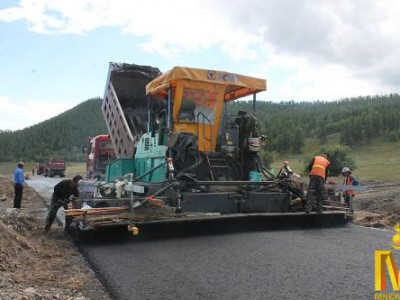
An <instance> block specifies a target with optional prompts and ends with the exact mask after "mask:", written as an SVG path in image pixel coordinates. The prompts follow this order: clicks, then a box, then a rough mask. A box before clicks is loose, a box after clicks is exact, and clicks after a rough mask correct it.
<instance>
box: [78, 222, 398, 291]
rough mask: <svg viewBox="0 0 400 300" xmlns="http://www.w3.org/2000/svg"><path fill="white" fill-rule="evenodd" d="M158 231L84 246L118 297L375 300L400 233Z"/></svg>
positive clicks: (98, 238) (347, 229)
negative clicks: (378, 262) (383, 262)
mask: <svg viewBox="0 0 400 300" xmlns="http://www.w3.org/2000/svg"><path fill="white" fill-rule="evenodd" d="M152 231H153V232H146V236H144V237H143V236H141V237H140V238H135V237H133V236H131V235H129V234H127V233H126V232H125V230H124V229H120V230H109V231H105V232H98V233H96V234H95V235H91V236H88V239H87V240H84V241H83V242H82V241H81V242H79V247H80V249H81V251H82V252H83V253H84V254H85V256H86V257H87V259H88V260H89V262H90V263H91V265H92V267H93V268H94V270H95V272H96V273H97V275H98V276H99V278H100V280H101V281H102V282H103V283H104V285H105V286H106V288H107V289H108V290H109V292H110V294H111V296H112V298H114V299H374V280H375V279H374V252H375V250H380V249H382V250H391V239H392V237H393V235H394V233H395V232H394V231H393V230H380V229H372V228H364V227H360V226H355V225H352V224H349V225H346V226H340V227H333V228H286V229H284V228H282V229H277V228H274V229H269V230H256V231H254V230H242V231H240V232H234V231H233V232H232V231H230V232H224V231H223V230H219V231H217V232H215V231H212V230H211V229H210V231H207V229H206V228H205V230H203V231H202V232H201V233H198V232H193V233H190V232H187V231H185V232H184V234H179V232H174V233H171V232H168V231H166V230H164V228H162V227H161V226H160V228H159V229H157V228H153V229H152ZM182 232H183V231H182ZM395 258H396V261H400V256H399V255H398V254H397V253H395ZM388 287H389V288H390V287H391V284H390V280H389V279H388Z"/></svg>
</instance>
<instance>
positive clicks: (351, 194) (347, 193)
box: [343, 175, 356, 196]
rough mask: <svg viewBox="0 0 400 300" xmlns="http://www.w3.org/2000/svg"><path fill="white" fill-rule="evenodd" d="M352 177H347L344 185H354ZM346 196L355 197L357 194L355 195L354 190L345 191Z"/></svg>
mask: <svg viewBox="0 0 400 300" xmlns="http://www.w3.org/2000/svg"><path fill="white" fill-rule="evenodd" d="M350 176H351V175H349V176H347V177H346V178H345V179H344V180H343V184H344V185H353V184H352V182H351V178H350ZM345 194H346V195H347V196H354V195H355V194H356V193H354V191H352V190H346V191H345Z"/></svg>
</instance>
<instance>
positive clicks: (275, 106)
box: [0, 94, 400, 181]
mask: <svg viewBox="0 0 400 300" xmlns="http://www.w3.org/2000/svg"><path fill="white" fill-rule="evenodd" d="M100 107H101V99H99V98H96V99H90V100H87V101H85V102H84V103H82V104H80V105H78V106H76V107H74V108H73V109H70V110H68V111H66V112H64V113H62V114H60V115H58V116H56V117H54V118H52V119H49V120H47V121H44V122H42V123H40V124H37V125H34V126H31V127H28V128H25V129H23V130H18V131H0V162H7V161H8V162H15V161H17V160H24V161H41V160H43V159H46V158H49V157H52V156H57V157H62V158H65V159H67V160H68V161H82V160H83V158H84V157H83V155H82V151H81V149H82V145H84V144H85V143H86V142H87V141H88V137H90V136H95V135H97V134H101V133H107V129H106V125H105V123H104V120H103V116H102V114H101V110H100ZM228 110H229V113H230V114H236V113H237V112H238V111H239V110H245V111H247V112H249V113H250V112H252V102H251V101H236V102H233V103H231V104H229V107H228ZM257 116H258V125H259V129H260V132H261V133H262V134H264V135H266V136H267V139H266V140H264V142H263V157H267V156H272V158H273V161H274V163H273V165H272V166H273V167H274V168H275V169H276V170H279V168H280V165H281V163H282V161H283V160H290V161H291V163H292V166H293V169H294V170H295V171H296V172H298V173H302V171H303V170H304V163H305V160H306V159H309V158H310V157H312V155H313V154H314V153H316V152H318V151H319V149H320V148H321V147H323V146H326V145H328V146H329V145H346V146H348V147H350V153H349V154H350V156H351V157H352V158H353V159H354V161H355V163H356V167H357V168H356V170H355V171H356V173H357V174H358V175H359V176H360V177H361V178H362V179H363V180H372V179H378V180H391V181H392V180H400V171H397V169H398V168H396V166H397V164H398V162H399V158H398V150H397V149H399V146H400V96H399V95H398V94H390V95H385V96H369V97H358V98H352V99H343V100H340V101H333V102H323V101H318V102H294V101H290V102H280V103H272V102H267V101H259V102H258V104H257Z"/></svg>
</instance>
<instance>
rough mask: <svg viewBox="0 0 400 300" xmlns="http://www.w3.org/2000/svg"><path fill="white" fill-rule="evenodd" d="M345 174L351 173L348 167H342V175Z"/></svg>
mask: <svg viewBox="0 0 400 300" xmlns="http://www.w3.org/2000/svg"><path fill="white" fill-rule="evenodd" d="M346 172H349V173H351V171H350V169H349V168H348V167H344V168H343V169H342V173H346Z"/></svg>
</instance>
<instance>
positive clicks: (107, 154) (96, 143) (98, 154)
mask: <svg viewBox="0 0 400 300" xmlns="http://www.w3.org/2000/svg"><path fill="white" fill-rule="evenodd" d="M85 154H86V179H88V180H91V179H104V174H105V170H106V166H107V165H108V164H109V163H110V162H112V161H113V160H114V159H115V151H114V148H113V145H112V143H111V139H110V136H108V135H107V134H100V135H97V136H95V137H93V138H90V140H89V145H88V147H85Z"/></svg>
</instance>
